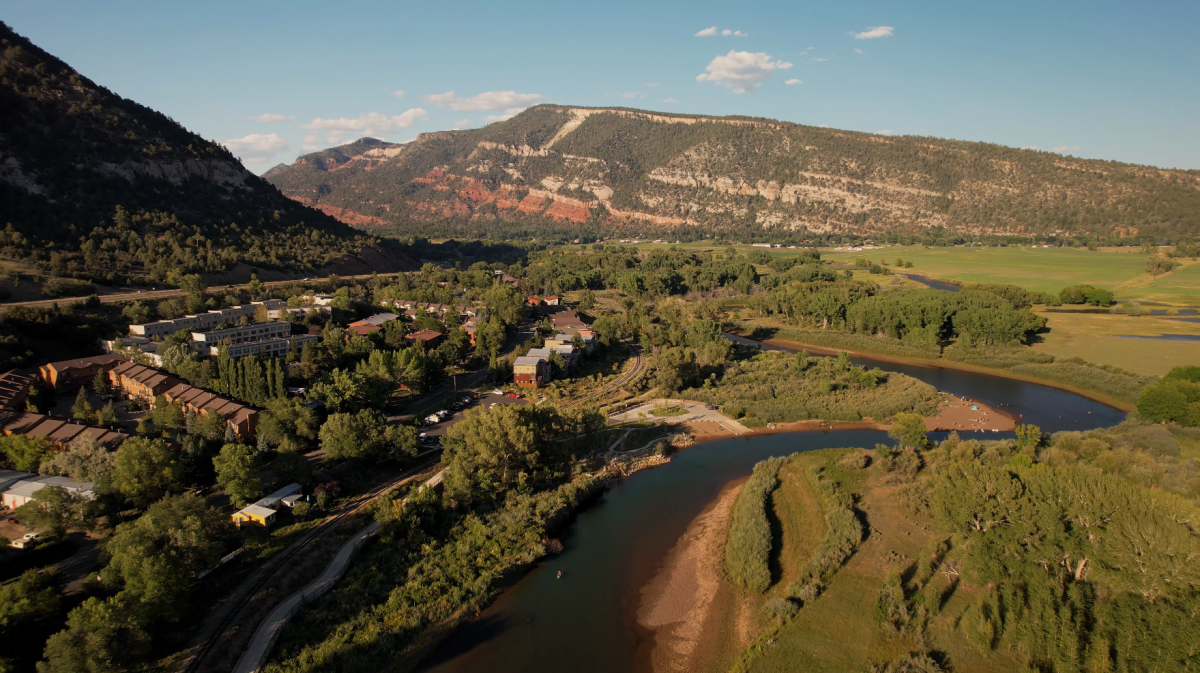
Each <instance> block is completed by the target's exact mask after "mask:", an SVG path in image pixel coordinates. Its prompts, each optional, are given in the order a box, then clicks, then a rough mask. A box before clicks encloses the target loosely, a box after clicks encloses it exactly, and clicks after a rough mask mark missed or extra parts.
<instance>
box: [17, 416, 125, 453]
mask: <svg viewBox="0 0 1200 673" xmlns="http://www.w3.org/2000/svg"><path fill="white" fill-rule="evenodd" d="M0 424H2V426H3V432H4V435H5V436H6V437H7V436H9V435H26V436H29V437H45V438H46V439H48V440H50V441H52V442H54V443H55V444H57V445H59V446H62V447H65V446H67V445H68V444H70V443H71V442H73V441H75V440H76V439H78V438H80V437H83V436H84V435H91V436H93V437H95V438H96V441H98V442H99V443H100V445H101V446H103V447H105V448H107V449H108V450H109V451H112V450H115V449H116V448H117V447H118V446H120V445H121V443H122V442H124V441H125V440H126V439H129V435H127V434H125V433H123V432H119V431H116V430H109V429H107V428H96V427H92V426H88V425H80V424H79V423H72V422H71V421H68V420H66V419H64V418H53V417H51V416H46V415H43V414H30V413H18V412H7V413H4V414H0Z"/></svg>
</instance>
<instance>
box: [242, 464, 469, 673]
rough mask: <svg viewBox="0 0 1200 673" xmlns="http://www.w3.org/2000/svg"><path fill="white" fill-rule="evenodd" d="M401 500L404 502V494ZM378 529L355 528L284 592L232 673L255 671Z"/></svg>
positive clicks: (437, 478)
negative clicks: (303, 580)
mask: <svg viewBox="0 0 1200 673" xmlns="http://www.w3.org/2000/svg"><path fill="white" fill-rule="evenodd" d="M443 472H445V470H439V471H438V473H437V474H435V475H433V476H432V477H430V478H429V479H426V480H425V483H424V484H422V488H424V487H426V486H430V487H432V486H435V485H437V484H440V483H441V481H442V473H443ZM401 502H404V503H407V502H408V498H405V499H404V500H403V501H401ZM378 530H379V522H378V521H372V522H371V523H370V524H368V525H367V526H366V527H364V528H363V529H362V530H360V531H358V533H356V534H355V535H354V537H352V538H350V539H349V540H347V541H346V543H345V544H344V545H342V548H341V549H339V550H338V553H337V555H336V556H334V557H333V560H332V561H330V562H329V565H328V566H326V568H325V572H322V573H321V575H320V576H319V577H317V579H315V580H313V581H312V582H310V583H309V584H308V585H307V586H305V587H304V588H302V589H300V590H299V591H297V592H296V593H294V594H292V595H291V596H288V598H287V600H285V601H284V602H282V603H280V604H279V605H277V606H275V609H274V610H272V611H271V614H269V615H267V618H266V619H264V620H263V621H262V624H259V626H258V630H257V631H255V632H254V637H252V638H251V639H250V644H249V645H247V646H246V651H245V652H243V653H242V658H241V659H238V663H237V665H236V666H234V667H233V673H258V671H260V670H261V669H262V667H263V665H264V664H266V663H267V657H268V656H270V655H271V650H272V649H274V648H275V643H276V641H278V640H279V636H280V634H282V633H283V629H284V628H285V627H286V626H287V623H288V621H290V620H291V618H292V615H294V614H296V612H298V611H299V610H300V608H302V607H304V604H305V603H308V602H310V601H313V600H316V599H318V598H320V597H321V596H324V595H325V594H326V593H327V592H328V591H329V590H330V589H332V588H333V585H335V584H337V581H338V580H339V579H341V578H342V575H343V574H345V572H346V568H348V567H349V566H350V561H351V559H353V558H354V553H355V552H357V551H358V549H359V547H361V546H362V545H363V543H364V542H366V541H367V540H369V539H370V538H371V537H373V536H374V535H375V533H376V532H377V531H378Z"/></svg>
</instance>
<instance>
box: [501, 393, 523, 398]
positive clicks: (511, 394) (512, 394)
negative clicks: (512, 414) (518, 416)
mask: <svg viewBox="0 0 1200 673" xmlns="http://www.w3.org/2000/svg"><path fill="white" fill-rule="evenodd" d="M505 397H511V398H513V399H515V400H519V399H521V396H520V395H518V394H516V393H508V394H507V395H505Z"/></svg>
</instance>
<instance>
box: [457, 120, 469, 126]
mask: <svg viewBox="0 0 1200 673" xmlns="http://www.w3.org/2000/svg"><path fill="white" fill-rule="evenodd" d="M470 123H471V120H470V119H460V120H458V121H456V122H454V125H455V126H467V125H468V124H470Z"/></svg>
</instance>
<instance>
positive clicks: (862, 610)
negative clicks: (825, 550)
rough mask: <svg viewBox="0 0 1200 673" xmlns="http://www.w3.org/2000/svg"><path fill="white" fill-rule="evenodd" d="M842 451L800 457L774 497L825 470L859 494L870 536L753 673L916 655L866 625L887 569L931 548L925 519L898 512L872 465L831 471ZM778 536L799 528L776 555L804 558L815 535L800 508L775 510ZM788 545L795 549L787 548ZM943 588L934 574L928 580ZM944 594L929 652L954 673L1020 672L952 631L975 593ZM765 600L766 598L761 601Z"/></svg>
mask: <svg viewBox="0 0 1200 673" xmlns="http://www.w3.org/2000/svg"><path fill="white" fill-rule="evenodd" d="M841 455H844V451H843V450H833V451H814V452H811V453H806V454H803V455H802V456H800V457H799V459H798V460H796V462H795V463H794V468H793V469H784V470H782V471H781V472H780V477H781V484H780V486H779V488H778V489H777V491H776V493H777V494H778V496H777V497H779V498H780V500H781V502H780V503H779V504H783V503H784V502H795V501H796V500H797V498H796V497H795V495H792V494H791V493H790V492H792V491H793V489H797V488H799V489H804V488H806V486H803V485H798V484H797V483H796V482H803V481H804V477H803V474H802V473H801V472H800V471H799V470H800V469H804V468H806V467H807V466H808V465H811V464H813V463H824V465H825V469H826V474H827V475H828V476H829V477H830V478H832V479H836V480H837V481H839V482H841V483H842V484H843V487H844V488H847V489H849V490H851V491H853V492H856V493H858V494H859V495H860V499H859V501H858V502H859V505H858V507H859V509H860V510H861V511H862V512H863V514H865V516H866V518H867V521H868V522H869V524H870V526H871V531H872V532H871V535H870V537H869V538H868V539H867V541H866V542H864V543H863V545H862V547H861V548H860V549H859V550H858V551H857V553H855V555H854V556H853V557H852V558H851V559H850V562H849V563H848V564H847V565H846V566H845V567H844V568H842V569H841V570H840V571H839V572H838V573H837V574H836V575H834V577H833V579H832V580H831V581H830V583H829V586H828V588H827V589H826V591H825V592H824V593H823V594H822V595H821V596H820V597H818V598H817V599H816V600H815V601H812V602H811V603H810V604H807V605H805V606H804V607H803V608H802V609H801V610H800V612H799V614H797V615H796V617H795V618H794V619H792V620H791V621H790V622H788V623H787V624H786V625H785V626H784V627H783V630H782V631H781V632H780V633H779V634H778V636H777V637H776V639H775V640H774V642H772V643H771V644H770V645H769V646H767V647H766V648H764V650H763V651H762V654H761V656H759V657H757V658H756V659H755V660H754V661H753V662H752V663H751V665H750V668H749V670H750V671H752V672H753V673H774V672H777V671H778V672H780V673H783V672H784V671H799V670H803V671H811V672H813V673H820V672H826V671H827V672H829V673H835V672H836V673H841V672H842V671H866V670H869V669H870V666H871V665H872V664H875V663H880V662H885V661H891V660H894V659H896V658H897V657H901V656H903V655H905V654H907V653H908V652H910V651H912V650H914V649H917V647H916V643H914V642H912V641H911V640H910V639H908V638H905V637H898V636H890V635H888V634H887V633H886V632H885V631H883V630H882V629H881V628H880V627H879V626H878V624H877V623H876V622H875V620H874V618H873V615H872V613H873V610H874V605H875V599H876V596H878V594H879V591H880V588H881V587H882V586H883V583H884V577H885V575H886V573H887V570H888V567H889V564H892V563H896V564H900V565H901V566H904V565H908V564H910V563H913V562H914V561H915V560H916V559H917V558H918V557H920V556H921V554H922V550H924V549H925V548H927V547H928V546H930V545H931V544H932V543H933V542H934V541H935V538H934V535H933V534H932V533H931V532H930V530H929V525H930V523H931V521H930V519H929V518H928V517H926V516H922V515H915V514H913V513H912V512H911V511H910V510H909V509H908V508H907V507H905V506H904V505H902V504H901V503H902V499H901V497H900V489H899V487H898V486H896V485H894V484H888V483H885V480H884V474H883V472H882V471H881V470H880V468H879V467H878V466H877V465H872V466H870V467H868V468H867V469H866V470H855V471H847V470H843V469H841V468H840V467H839V466H838V465H837V462H836V460H837V458H836V457H837V456H841ZM774 512H775V514H776V516H777V517H779V519H780V522H779V526H780V528H781V529H782V530H783V531H788V530H789V529H790V528H797V529H805V530H806V533H807V534H804V535H797V536H789V535H787V534H786V532H785V534H784V535H783V536H782V537H781V540H782V550H781V552H780V553H781V555H782V556H789V555H792V554H799V555H804V554H805V553H806V552H808V553H811V552H810V550H811V545H812V542H811V540H810V539H808V538H809V536H810V535H811V534H812V533H814V532H816V531H815V530H814V529H812V528H811V524H806V523H804V522H801V521H794V520H793V519H792V517H794V516H812V514H811V513H810V511H809V509H808V508H807V507H802V506H794V505H784V506H779V505H777V506H776V507H775V509H774ZM793 540H795V541H796V543H798V544H794V543H793V542H792V541H793ZM933 581H934V582H936V583H938V584H939V586H942V588H943V589H945V588H948V584H947V579H946V578H945V577H943V576H941V575H938V576H936V579H935V580H933ZM947 593H948V594H949V596H948V598H947V599H946V602H945V604H944V606H943V608H942V610H941V613H940V614H939V615H938V616H936V617H934V618H933V620H932V623H931V624H930V628H929V631H928V633H927V635H928V638H929V640H928V643H929V646H930V647H931V649H935V650H938V651H941V652H942V653H944V655H945V656H946V658H947V659H948V660H949V661H950V662H952V664H953V666H954V670H959V671H980V672H983V673H991V672H996V673H1000V672H1001V671H1014V670H1021V668H1022V663H1023V662H1022V661H1021V658H1020V655H1018V654H1016V653H1014V652H1011V651H1009V650H1007V649H1005V648H1001V649H999V650H996V651H991V652H988V653H986V654H985V653H983V652H981V651H980V650H979V649H978V648H976V647H974V646H973V645H970V644H968V643H967V642H966V640H965V638H964V637H963V634H962V633H961V632H960V631H959V630H958V629H957V627H956V625H957V623H958V620H959V619H960V618H961V616H962V613H963V611H964V610H966V608H967V606H968V605H969V604H970V602H971V600H972V599H973V598H974V595H975V590H974V589H973V588H972V587H970V586H968V585H966V584H965V583H960V584H958V585H957V587H956V588H955V589H954V590H953V591H948V592H947ZM768 595H770V594H768Z"/></svg>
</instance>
